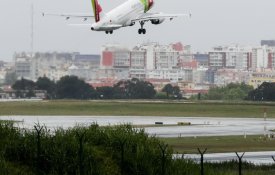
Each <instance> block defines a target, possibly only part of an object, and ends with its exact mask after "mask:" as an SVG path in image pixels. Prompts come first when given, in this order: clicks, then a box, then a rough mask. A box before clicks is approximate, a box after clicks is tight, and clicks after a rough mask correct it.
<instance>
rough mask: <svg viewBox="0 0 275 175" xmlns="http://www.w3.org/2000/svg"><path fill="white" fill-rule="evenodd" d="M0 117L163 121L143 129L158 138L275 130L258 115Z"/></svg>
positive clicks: (52, 123) (54, 122)
mask: <svg viewBox="0 0 275 175" xmlns="http://www.w3.org/2000/svg"><path fill="white" fill-rule="evenodd" d="M0 119H1V120H14V121H20V123H19V124H18V125H19V126H20V127H24V128H33V126H34V125H35V123H38V122H39V123H40V124H45V125H46V126H47V127H48V128H50V129H54V128H58V127H63V128H65V129H66V128H69V127H73V126H75V125H81V126H89V125H90V124H93V123H97V124H98V125H100V126H108V125H119V124H133V125H154V124H155V122H163V124H164V126H161V127H148V128H145V131H146V132H147V133H148V134H150V135H155V136H157V137H195V136H227V135H261V134H264V133H266V134H268V133H269V130H273V129H275V119H267V120H266V121H265V120H264V119H261V118H211V117H139V116H1V117H0ZM178 122H191V124H192V125H191V126H165V125H176V124H177V123H178Z"/></svg>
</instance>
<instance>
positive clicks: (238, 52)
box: [209, 45, 251, 70]
mask: <svg viewBox="0 0 275 175" xmlns="http://www.w3.org/2000/svg"><path fill="white" fill-rule="evenodd" d="M250 61H251V48H250V47H240V46H238V45H236V46H219V47H214V48H213V50H212V51H211V52H209V67H210V68H212V69H221V68H229V69H238V70H248V69H249V68H250Z"/></svg>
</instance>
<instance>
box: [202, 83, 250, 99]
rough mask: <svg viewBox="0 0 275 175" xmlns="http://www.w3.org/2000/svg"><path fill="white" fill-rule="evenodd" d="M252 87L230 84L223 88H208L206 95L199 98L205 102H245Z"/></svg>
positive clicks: (243, 84)
mask: <svg viewBox="0 0 275 175" xmlns="http://www.w3.org/2000/svg"><path fill="white" fill-rule="evenodd" d="M252 90H253V87H252V86H249V85H246V84H245V83H241V84H239V83H230V84H228V85H227V86H225V87H213V88H210V89H209V91H208V94H206V95H203V96H201V97H202V99H206V100H245V99H246V98H247V96H248V94H249V92H250V91H252Z"/></svg>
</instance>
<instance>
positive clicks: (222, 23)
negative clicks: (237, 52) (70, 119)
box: [0, 0, 275, 60]
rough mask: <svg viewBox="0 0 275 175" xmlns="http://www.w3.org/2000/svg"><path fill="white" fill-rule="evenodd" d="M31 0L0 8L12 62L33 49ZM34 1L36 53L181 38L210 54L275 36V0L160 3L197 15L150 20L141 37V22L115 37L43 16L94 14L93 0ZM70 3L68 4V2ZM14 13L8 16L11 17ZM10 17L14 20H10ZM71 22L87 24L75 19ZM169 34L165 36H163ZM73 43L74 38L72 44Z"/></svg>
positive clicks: (0, 37) (5, 53)
mask: <svg viewBox="0 0 275 175" xmlns="http://www.w3.org/2000/svg"><path fill="white" fill-rule="evenodd" d="M123 1H124V0H117V1H113V2H112V3H110V2H109V1H106V0H100V3H101V4H102V7H103V10H104V11H108V10H110V9H111V8H113V7H115V6H117V5H119V4H120V3H122V2H123ZM31 3H32V1H31V0H29V1H23V2H21V1H19V0H10V1H8V2H2V4H1V7H0V21H1V22H0V23H1V26H2V29H1V31H2V32H1V34H0V45H1V52H0V59H1V60H11V58H12V56H13V54H14V52H21V51H31V47H30V43H31V40H30V38H31V37H30V35H31ZM33 4H34V9H35V10H34V14H35V15H34V51H37V52H43V51H60V52H62V51H79V52H81V53H100V47H101V46H102V45H104V44H106V43H120V44H123V45H129V46H133V45H135V44H137V43H143V42H144V41H156V42H159V43H164V44H166V43H173V42H177V41H181V42H183V43H184V44H190V45H192V47H193V49H194V51H201V52H206V51H208V50H209V49H210V48H212V47H213V46H217V45H225V44H227V45H228V44H232V43H239V44H241V45H260V40H262V39H274V37H273V36H275V35H274V33H275V32H274V30H273V29H274V28H275V24H272V23H271V21H272V16H274V14H275V12H274V11H273V9H272V7H273V6H274V5H275V2H272V1H270V0H266V1H265V2H262V1H258V2H251V1H248V0H243V1H242V2H239V1H237V0H232V1H225V2H220V1H218V0H209V1H207V2H200V1H198V0H195V1H194V0H193V1H191V0H184V1H180V2H178V1H176V0H171V1H169V2H167V1H156V6H155V8H154V9H153V11H166V12H171V13H172V12H173V13H189V12H191V13H192V18H191V19H186V18H179V19H175V20H174V21H172V23H174V24H173V25H172V27H170V25H169V22H165V23H164V24H162V25H161V26H158V27H156V26H154V25H151V24H149V23H148V24H147V25H146V26H147V29H148V34H147V35H145V36H140V35H138V34H137V32H136V29H137V28H138V27H139V26H138V25H135V26H134V27H132V28H126V29H122V30H121V31H117V32H115V34H114V35H113V36H108V35H107V36H106V35H105V34H104V33H95V32H92V31H90V29H89V27H72V26H68V25H67V24H66V23H68V22H66V21H65V20H64V19H63V18H52V17H48V18H42V15H41V13H42V12H43V11H44V12H55V13H72V12H73V13H75V12H79V13H92V10H91V4H90V1H89V0H87V1H81V2H80V1H76V0H69V1H68V0H67V1H65V0H60V1H58V2H56V1H53V0H48V1H44V0H38V1H35V2H33ZM64 4H66V5H64ZM7 16H8V18H7ZM7 19H8V20H7ZM69 23H81V21H77V20H76V21H75V20H73V21H70V22H69ZM164 35H165V36H169V37H163V36H164ZM72 41H73V42H72Z"/></svg>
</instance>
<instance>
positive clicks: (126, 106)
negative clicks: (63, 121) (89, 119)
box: [0, 101, 275, 118]
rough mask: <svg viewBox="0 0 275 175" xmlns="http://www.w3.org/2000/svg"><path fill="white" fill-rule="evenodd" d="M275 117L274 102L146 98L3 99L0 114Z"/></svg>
mask: <svg viewBox="0 0 275 175" xmlns="http://www.w3.org/2000/svg"><path fill="white" fill-rule="evenodd" d="M264 108H267V111H268V117H270V118H275V104H273V103H242V102H238V103H209V102H205V103H178V102H170V101H167V102H147V101H124V102H117V101H42V102H2V103H0V115H99V116H107V115H112V116H180V117H263V111H264Z"/></svg>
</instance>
